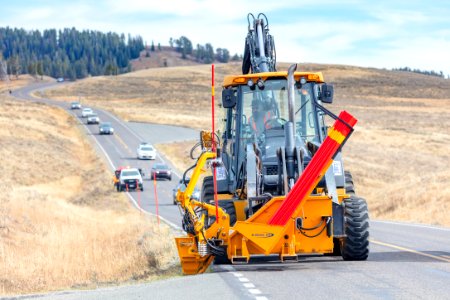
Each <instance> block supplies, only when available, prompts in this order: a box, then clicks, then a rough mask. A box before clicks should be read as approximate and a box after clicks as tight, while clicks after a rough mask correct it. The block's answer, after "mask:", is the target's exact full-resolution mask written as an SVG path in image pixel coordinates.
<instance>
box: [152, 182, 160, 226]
mask: <svg viewBox="0 0 450 300" xmlns="http://www.w3.org/2000/svg"><path fill="white" fill-rule="evenodd" d="M153 190H154V192H155V204H156V217H157V218H158V225H159V209H158V193H157V192H156V176H153Z"/></svg>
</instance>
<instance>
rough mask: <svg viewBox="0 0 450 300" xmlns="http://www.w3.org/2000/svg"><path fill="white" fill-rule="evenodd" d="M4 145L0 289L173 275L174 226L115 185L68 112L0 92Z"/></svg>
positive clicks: (45, 287)
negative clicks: (162, 221)
mask: <svg viewBox="0 0 450 300" xmlns="http://www.w3.org/2000/svg"><path fill="white" fill-rule="evenodd" d="M0 87H1V85H0ZM0 144H1V147H0V157H3V158H4V159H3V161H2V172H0V188H1V190H2V193H0V294H2V295H7V294H18V293H21V294H22V293H32V292H42V291H49V290H58V289H67V288H73V287H75V288H80V287H95V286H98V285H102V284H116V283H120V282H123V281H131V280H139V279H149V278H151V277H152V276H157V275H158V276H160V275H161V274H165V273H173V272H174V271H173V270H171V268H172V267H173V266H174V265H176V264H177V263H178V260H177V255H176V248H175V245H174V242H173V238H172V234H173V233H172V232H171V230H170V229H169V228H168V227H167V226H165V225H163V224H161V226H159V227H158V225H157V224H155V221H154V218H151V217H146V216H145V215H142V214H140V213H139V212H137V211H136V210H135V209H134V208H132V207H131V206H130V204H129V203H128V200H127V199H126V198H125V196H124V195H123V194H118V193H116V192H114V191H113V189H112V184H111V176H110V174H109V173H108V172H107V171H106V167H105V165H104V163H103V162H102V161H101V160H100V159H99V158H98V157H97V156H96V154H95V153H94V152H93V150H92V148H91V146H90V144H89V143H88V142H87V139H86V136H85V134H84V133H83V132H82V131H81V130H80V129H79V128H78V125H77V123H76V121H75V119H74V118H72V117H70V116H69V115H68V114H67V113H66V112H64V111H63V110H61V109H57V108H52V107H48V106H46V105H40V104H31V103H23V102H17V101H14V100H12V99H11V98H8V97H6V96H2V95H0ZM87 182H89V184H85V183H87ZM175 272H177V271H175Z"/></svg>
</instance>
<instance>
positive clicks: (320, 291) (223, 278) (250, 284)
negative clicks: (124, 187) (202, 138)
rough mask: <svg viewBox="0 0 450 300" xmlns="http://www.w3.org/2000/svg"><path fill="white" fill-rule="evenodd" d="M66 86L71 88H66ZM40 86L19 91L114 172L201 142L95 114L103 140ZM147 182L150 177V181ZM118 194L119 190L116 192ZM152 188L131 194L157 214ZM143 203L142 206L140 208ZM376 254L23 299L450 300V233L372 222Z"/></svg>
mask: <svg viewBox="0 0 450 300" xmlns="http://www.w3.org/2000/svg"><path fill="white" fill-rule="evenodd" d="M64 84H65V83H64ZM52 85H54V84H47V85H42V84H41V85H36V86H30V87H26V88H23V89H20V90H17V91H14V92H13V96H15V97H16V98H18V99H22V100H26V101H39V102H46V103H49V104H52V105H57V106H60V107H63V108H64V109H67V111H68V112H69V113H71V114H74V115H75V116H76V117H77V118H78V120H79V121H80V124H83V125H80V126H84V127H85V130H86V132H87V134H88V135H89V136H90V138H91V141H92V145H93V147H94V148H95V149H96V150H97V151H98V152H99V153H100V154H101V155H102V156H103V157H105V159H106V160H107V162H108V164H109V165H110V168H111V171H112V170H113V169H115V167H117V166H121V165H130V166H138V167H142V168H143V169H144V171H145V172H147V173H148V170H149V169H150V167H151V165H152V164H153V163H155V162H158V161H165V162H166V163H168V164H169V165H170V161H169V160H168V159H167V158H165V157H164V156H162V155H161V154H159V155H158V158H157V160H156V161H140V160H137V159H136V148H137V146H138V144H139V143H140V142H141V141H147V142H150V143H152V144H157V143H164V142H169V141H175V140H197V139H198V132H196V131H194V130H191V129H187V128H181V127H175V126H163V125H151V124H142V123H127V122H123V121H121V120H120V119H118V118H117V117H115V116H113V115H112V114H110V113H108V112H106V111H102V110H99V109H95V108H94V110H95V111H96V112H97V113H98V114H99V116H100V119H101V120H102V121H109V122H111V123H112V125H113V127H114V129H115V134H114V135H112V136H108V135H105V136H100V135H98V126H97V125H84V120H83V119H82V118H80V117H79V115H80V114H81V111H77V110H75V111H72V110H70V109H69V104H68V103H64V102H60V101H52V100H50V99H39V100H38V99H34V98H32V97H30V96H29V93H30V91H33V90H39V89H42V88H48V87H51V86H52ZM174 174H175V176H174V178H173V179H172V181H162V180H161V181H158V182H157V193H158V201H159V214H160V216H161V218H162V219H163V220H164V221H165V222H167V223H168V224H169V225H170V226H172V227H173V228H174V229H176V230H179V229H180V225H181V221H180V220H181V216H180V213H179V209H178V207H177V206H175V205H173V204H172V201H173V200H172V195H173V188H174V186H175V184H176V182H177V181H178V178H179V176H180V173H179V172H178V171H177V170H174ZM147 178H148V177H147ZM111 188H112V186H111ZM153 194H154V191H153V183H152V182H151V181H150V180H148V179H147V180H145V181H144V192H143V193H139V192H130V193H128V195H129V198H130V201H132V202H133V203H134V205H135V206H136V208H137V209H142V210H143V211H145V212H147V213H151V214H154V213H155V212H156V205H155V199H154V197H153ZM139 203H140V208H139V207H138V206H139ZM370 226H371V227H370V228H371V229H370V235H371V245H370V251H371V252H370V255H369V258H368V260H367V261H363V262H348V261H343V260H342V259H341V258H337V257H330V256H327V257H320V256H316V257H301V259H300V261H299V262H297V263H279V262H276V261H270V260H267V261H265V262H261V261H258V262H254V261H250V263H249V264H248V265H233V266H212V267H211V268H210V271H209V272H207V273H205V274H202V275H197V276H183V277H175V278H170V279H164V280H159V281H156V282H151V283H145V284H137V285H128V286H118V287H109V288H99V289H96V290H89V291H64V292H57V293H51V294H45V295H29V296H22V297H20V298H34V299H36V298H37V299H198V298H201V299H259V300H263V299H450V228H442V227H435V226H426V225H420V224H409V223H398V222H382V221H371V223H370Z"/></svg>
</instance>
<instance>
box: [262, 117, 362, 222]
mask: <svg viewBox="0 0 450 300" xmlns="http://www.w3.org/2000/svg"><path fill="white" fill-rule="evenodd" d="M356 122H357V120H356V119H355V118H354V117H353V116H352V115H350V114H349V113H348V112H346V111H342V112H341V113H340V115H339V117H338V119H337V120H336V122H335V123H334V125H333V127H331V128H330V130H329V131H328V136H327V138H326V139H325V140H324V141H323V143H322V145H321V146H320V148H319V149H318V150H317V152H316V154H315V155H314V156H313V158H312V159H311V161H310V162H309V164H308V166H307V167H306V169H305V171H304V172H303V173H302V175H301V176H300V178H299V179H298V180H297V182H296V183H295V185H294V187H293V188H292V190H291V191H290V192H289V193H288V194H287V196H286V199H284V201H283V203H282V204H281V205H280V207H279V208H278V210H277V211H276V212H275V214H274V215H273V216H272V218H271V219H270V220H269V223H268V224H270V225H279V226H284V225H286V223H287V222H288V221H289V219H290V218H291V217H292V216H293V215H294V213H295V212H296V211H297V210H298V209H299V208H300V207H301V206H302V204H303V200H305V199H306V198H307V197H308V196H309V195H310V194H311V192H312V191H313V189H314V188H315V187H316V186H317V184H318V183H319V181H320V179H322V177H323V176H324V175H325V172H326V171H327V169H328V168H329V167H330V165H331V163H332V162H333V158H334V156H335V155H336V153H337V151H338V150H339V148H340V147H341V146H342V143H343V142H344V141H345V139H346V138H347V137H348V136H349V135H350V133H351V132H352V130H353V126H354V125H355V124H356ZM348 125H350V126H348Z"/></svg>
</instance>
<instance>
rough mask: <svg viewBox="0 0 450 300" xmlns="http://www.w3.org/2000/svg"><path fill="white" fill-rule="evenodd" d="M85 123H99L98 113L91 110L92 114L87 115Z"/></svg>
mask: <svg viewBox="0 0 450 300" xmlns="http://www.w3.org/2000/svg"><path fill="white" fill-rule="evenodd" d="M87 123H88V124H98V123H100V118H99V117H98V115H97V114H96V113H95V112H93V113H92V114H90V115H89V116H88V117H87Z"/></svg>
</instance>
